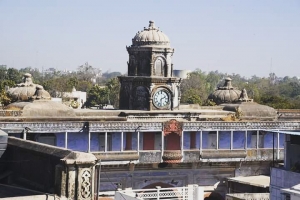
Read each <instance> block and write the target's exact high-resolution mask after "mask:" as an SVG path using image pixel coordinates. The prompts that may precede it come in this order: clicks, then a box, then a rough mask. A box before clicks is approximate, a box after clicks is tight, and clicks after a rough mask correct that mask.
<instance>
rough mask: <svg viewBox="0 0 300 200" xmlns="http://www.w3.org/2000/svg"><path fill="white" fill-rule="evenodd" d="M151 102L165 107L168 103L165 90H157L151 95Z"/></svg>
mask: <svg viewBox="0 0 300 200" xmlns="http://www.w3.org/2000/svg"><path fill="white" fill-rule="evenodd" d="M153 103H154V105H155V106H156V107H159V108H161V107H165V106H167V105H169V104H170V95H169V93H168V92H167V91H166V90H158V91H157V92H156V93H155V94H154V96H153Z"/></svg>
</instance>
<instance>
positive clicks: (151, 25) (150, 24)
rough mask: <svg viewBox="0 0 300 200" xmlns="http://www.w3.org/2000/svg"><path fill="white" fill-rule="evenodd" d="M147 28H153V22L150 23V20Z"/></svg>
mask: <svg viewBox="0 0 300 200" xmlns="http://www.w3.org/2000/svg"><path fill="white" fill-rule="evenodd" d="M149 28H151V29H154V28H155V26H154V21H152V20H150V21H149Z"/></svg>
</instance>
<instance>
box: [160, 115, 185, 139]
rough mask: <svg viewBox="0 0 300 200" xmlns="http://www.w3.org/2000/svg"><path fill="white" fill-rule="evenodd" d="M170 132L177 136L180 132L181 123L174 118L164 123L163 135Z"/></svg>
mask: <svg viewBox="0 0 300 200" xmlns="http://www.w3.org/2000/svg"><path fill="white" fill-rule="evenodd" d="M170 133H176V134H178V135H179V136H181V134H182V123H181V122H179V121H177V120H176V119H171V120H170V121H167V122H165V123H164V136H167V135H168V134H170Z"/></svg>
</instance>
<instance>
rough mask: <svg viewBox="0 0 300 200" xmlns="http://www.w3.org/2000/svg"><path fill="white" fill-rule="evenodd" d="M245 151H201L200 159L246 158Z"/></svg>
mask: <svg viewBox="0 0 300 200" xmlns="http://www.w3.org/2000/svg"><path fill="white" fill-rule="evenodd" d="M246 156H247V151H246V150H202V152H201V153H200V158H201V159H214V158H246Z"/></svg>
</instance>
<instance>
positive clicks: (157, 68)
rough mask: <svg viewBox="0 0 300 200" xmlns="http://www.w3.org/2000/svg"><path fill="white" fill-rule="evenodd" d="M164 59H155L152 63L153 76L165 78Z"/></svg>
mask: <svg viewBox="0 0 300 200" xmlns="http://www.w3.org/2000/svg"><path fill="white" fill-rule="evenodd" d="M165 65H166V62H165V59H164V58H162V57H157V58H156V60H155V62H154V75H155V76H165V71H166V70H165Z"/></svg>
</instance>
